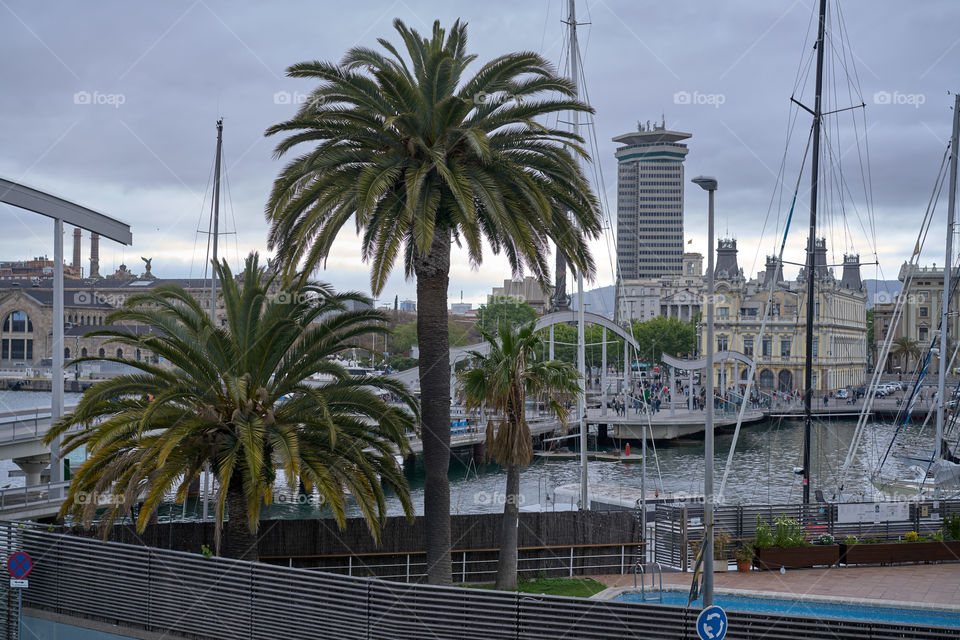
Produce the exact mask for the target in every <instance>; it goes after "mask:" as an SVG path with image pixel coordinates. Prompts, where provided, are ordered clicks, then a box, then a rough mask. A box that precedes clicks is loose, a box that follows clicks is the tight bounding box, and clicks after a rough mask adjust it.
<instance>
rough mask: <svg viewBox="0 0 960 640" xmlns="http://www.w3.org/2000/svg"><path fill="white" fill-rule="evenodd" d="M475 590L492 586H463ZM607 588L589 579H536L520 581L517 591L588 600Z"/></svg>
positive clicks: (491, 586)
mask: <svg viewBox="0 0 960 640" xmlns="http://www.w3.org/2000/svg"><path fill="white" fill-rule="evenodd" d="M465 586H468V587H473V588H475V589H493V585H492V584H469V585H465ZM606 588H607V585H605V584H603V583H602V582H597V581H596V580H593V579H591V578H537V579H536V580H520V581H519V582H518V583H517V591H519V592H520V593H542V594H544V595H548V596H574V597H577V598H589V597H590V596H592V595H595V594H597V593H600V592H601V591H603V590H604V589H606Z"/></svg>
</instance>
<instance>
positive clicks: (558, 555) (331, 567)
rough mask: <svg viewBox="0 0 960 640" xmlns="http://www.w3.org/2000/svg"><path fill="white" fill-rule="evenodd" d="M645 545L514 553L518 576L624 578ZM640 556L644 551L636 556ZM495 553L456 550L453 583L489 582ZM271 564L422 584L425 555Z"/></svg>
mask: <svg viewBox="0 0 960 640" xmlns="http://www.w3.org/2000/svg"><path fill="white" fill-rule="evenodd" d="M642 548H643V543H640V544H637V543H636V542H625V543H600V544H575V545H549V546H546V545H540V546H531V547H519V548H518V549H517V556H518V557H517V572H518V575H520V576H521V577H538V576H542V577H547V578H566V577H569V578H572V577H573V576H584V575H605V574H617V575H622V574H625V573H629V572H630V571H631V570H632V567H633V565H634V564H635V563H636V561H637V557H638V556H637V554H638V552H639V550H640V549H642ZM640 553H642V552H640ZM498 554H499V549H455V550H454V551H452V552H451V554H450V555H451V567H452V573H453V580H454V581H458V582H461V583H468V582H491V581H493V579H494V576H496V573H497V562H498V561H497V557H498ZM260 560H261V561H263V562H267V563H269V564H275V565H286V566H288V567H299V568H313V569H319V570H322V571H327V572H330V573H338V574H341V575H347V576H351V577H352V576H361V577H375V578H379V579H381V580H400V581H403V582H422V581H424V580H425V579H426V577H427V562H426V552H425V551H411V552H406V553H401V552H391V551H385V552H379V553H353V554H325V555H310V556H296V557H291V556H261V557H260Z"/></svg>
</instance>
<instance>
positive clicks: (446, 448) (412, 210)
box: [267, 20, 601, 584]
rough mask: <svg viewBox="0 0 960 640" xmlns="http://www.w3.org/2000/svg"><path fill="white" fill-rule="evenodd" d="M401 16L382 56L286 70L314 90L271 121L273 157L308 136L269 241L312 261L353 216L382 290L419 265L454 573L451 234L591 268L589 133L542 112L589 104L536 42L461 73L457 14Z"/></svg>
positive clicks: (430, 415)
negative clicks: (412, 24)
mask: <svg viewBox="0 0 960 640" xmlns="http://www.w3.org/2000/svg"><path fill="white" fill-rule="evenodd" d="M394 27H395V28H396V30H397V32H398V33H399V34H400V38H401V40H402V46H401V47H400V48H399V49H398V48H397V47H395V46H394V45H393V44H391V43H390V42H388V41H387V40H383V39H381V40H379V41H378V42H379V43H380V45H381V47H382V48H383V50H384V52H380V51H377V50H374V49H370V48H365V47H356V48H353V49H351V50H350V51H348V52H347V53H346V55H345V56H344V58H343V59H342V60H341V62H340V63H339V64H334V63H329V62H319V61H314V62H303V63H300V64H296V65H294V66H292V67H290V68H289V69H288V70H287V73H288V75H290V76H292V77H294V78H308V79H314V80H316V81H318V82H319V86H317V88H316V89H314V90H313V92H312V93H311V95H310V99H309V100H308V101H307V102H306V103H305V104H304V105H303V106H302V107H301V108H300V110H299V111H298V112H297V114H296V116H294V118H293V119H292V120H289V121H288V122H284V123H282V124H278V125H275V126H273V127H271V128H270V129H268V130H267V135H276V134H283V135H286V136H287V137H286V138H285V139H283V141H281V142H280V143H279V144H278V145H277V147H276V152H275V153H276V155H277V157H281V156H284V155H286V154H287V152H289V151H291V150H292V149H294V148H295V147H298V146H300V145H304V144H306V145H309V146H310V148H309V149H307V150H305V151H304V152H303V153H302V155H299V156H297V157H296V158H294V159H293V160H292V161H291V162H290V163H289V164H287V165H286V166H285V167H284V168H283V170H282V172H281V173H280V175H279V176H278V178H277V180H276V181H275V183H274V186H273V191H272V193H271V195H270V199H269V202H268V204H267V218H268V219H269V221H270V223H271V229H270V235H269V243H270V246H271V247H272V248H275V249H276V251H277V256H278V258H279V259H280V260H281V261H282V262H283V263H284V264H286V268H287V269H288V270H296V269H297V268H298V267H299V266H300V265H303V267H304V273H309V272H310V271H311V270H313V269H314V268H316V267H317V266H320V265H322V264H323V263H324V261H325V260H326V258H327V256H328V255H329V253H330V251H331V249H332V247H333V244H334V242H335V241H336V238H337V236H338V235H339V234H340V232H341V230H342V229H343V227H344V225H347V223H348V222H351V224H349V231H347V233H349V234H351V235H352V234H353V233H359V234H360V235H361V243H362V257H363V259H364V260H365V261H368V262H369V263H370V264H371V266H372V269H371V275H370V285H371V289H372V291H373V294H374V295H379V293H380V292H381V291H382V289H383V287H384V284H385V282H386V280H387V277H388V276H389V274H390V273H391V271H392V270H393V267H394V264H395V262H396V261H397V259H398V257H402V260H403V265H404V274H405V275H406V276H407V277H416V280H417V335H418V341H419V346H420V363H419V368H420V389H421V391H422V411H423V425H422V428H423V457H424V466H425V468H426V483H425V490H424V517H425V529H426V532H427V533H426V547H427V566H428V580H429V582H431V583H435V584H436V583H449V582H450V580H451V567H450V550H451V547H450V488H449V484H448V480H447V470H448V466H449V463H450V380H449V377H448V372H449V366H450V364H449V357H450V356H449V344H448V337H447V313H448V312H447V288H448V285H449V274H450V256H451V243H453V242H456V243H457V246H458V247H459V248H461V250H462V251H463V252H464V253H462V254H460V255H463V256H464V259H465V260H469V262H470V264H471V265H472V266H474V267H477V266H479V265H480V263H481V261H482V259H483V251H484V246H485V244H486V245H487V246H488V247H489V249H490V250H492V252H493V253H501V252H502V253H503V254H505V255H506V257H507V258H508V260H509V262H510V265H511V268H512V269H513V271H514V273H520V272H521V271H522V270H523V269H524V268H526V269H528V270H529V272H530V273H532V275H534V276H536V277H537V278H538V279H539V280H540V282H541V284H542V285H544V287H547V283H548V281H549V278H550V273H549V269H550V267H549V261H548V259H547V258H548V255H549V252H550V246H549V244H550V241H551V240H553V241H554V242H555V243H556V244H557V250H558V251H559V253H560V254H561V255H562V256H563V257H564V258H565V260H566V261H567V263H568V264H570V265H571V268H572V269H574V270H575V271H577V270H579V271H581V272H583V273H584V275H586V276H587V277H590V276H592V275H593V273H594V263H593V260H592V258H591V256H590V252H589V249H588V246H587V240H588V239H592V238H595V237H597V236H598V235H599V233H600V229H601V224H600V215H599V207H598V203H597V199H596V197H595V195H594V194H593V192H592V190H591V188H590V184H589V182H588V181H587V179H586V177H585V175H584V174H583V172H582V171H581V169H580V167H579V165H578V162H577V161H578V159H580V158H585V157H586V153H585V151H584V150H583V147H582V146H581V145H582V139H581V138H580V137H579V136H576V135H574V134H572V133H570V132H567V131H564V130H562V129H560V128H558V126H559V125H556V126H550V124H549V123H548V120H549V119H550V116H556V115H557V114H559V113H560V112H562V111H579V112H588V113H590V112H592V110H591V109H590V108H589V107H588V106H586V105H585V104H583V103H581V102H580V101H578V100H576V99H575V97H574V95H575V94H574V87H573V85H572V84H571V83H570V82H569V81H568V80H566V79H563V78H560V77H558V76H557V75H556V73H555V72H554V70H553V68H552V67H551V65H550V64H549V63H548V62H547V61H546V60H545V59H544V58H542V57H541V56H539V55H537V54H536V53H531V52H523V53H511V54H507V55H503V56H500V57H498V58H495V59H493V60H491V61H490V62H488V63H487V64H485V65H483V66H482V67H481V68H480V69H479V70H478V71H477V73H476V74H475V75H473V76H472V77H470V78H466V79H465V75H464V74H465V71H466V69H467V67H468V65H469V64H470V63H471V62H473V61H474V60H475V58H476V56H475V55H470V54H468V53H467V51H466V41H467V31H466V25H465V24H462V23H460V21H457V22H455V23H454V24H453V27H452V28H451V29H450V31H449V33H448V32H447V31H446V30H445V29H442V28H441V27H440V24H439V22H436V23H434V25H433V32H432V34H430V35H429V37H423V36H421V35H420V34H419V33H417V32H416V31H414V30H412V29H409V28H408V27H407V26H406V25H404V24H403V22H401V21H399V20H395V21H394ZM401 49H405V50H406V58H405V57H404V56H403V55H402V54H401V53H400V51H401ZM554 122H557V120H556V119H555V120H554ZM567 212H569V213H570V215H567Z"/></svg>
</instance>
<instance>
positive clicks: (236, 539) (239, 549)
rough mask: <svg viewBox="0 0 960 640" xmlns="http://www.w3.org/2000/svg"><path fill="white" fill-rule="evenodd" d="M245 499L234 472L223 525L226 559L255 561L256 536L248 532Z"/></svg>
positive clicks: (239, 480)
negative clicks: (225, 519)
mask: <svg viewBox="0 0 960 640" xmlns="http://www.w3.org/2000/svg"><path fill="white" fill-rule="evenodd" d="M248 520H249V511H248V510H247V499H246V497H245V496H244V495H243V479H242V478H241V475H240V472H239V470H236V471H234V473H233V476H231V478H230V486H229V487H227V521H226V522H225V523H224V525H223V531H224V535H225V537H226V540H225V541H224V544H223V555H224V556H226V557H227V558H238V559H240V560H250V561H254V562H255V561H256V560H257V559H259V555H258V553H257V534H256V533H254V532H252V531H250V526H249V524H248Z"/></svg>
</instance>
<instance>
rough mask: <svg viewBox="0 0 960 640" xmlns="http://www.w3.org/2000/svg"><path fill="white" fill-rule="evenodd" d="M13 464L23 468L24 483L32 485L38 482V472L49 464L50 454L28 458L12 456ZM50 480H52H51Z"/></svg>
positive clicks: (41, 471)
mask: <svg viewBox="0 0 960 640" xmlns="http://www.w3.org/2000/svg"><path fill="white" fill-rule="evenodd" d="M13 462H14V464H16V465H17V466H18V467H20V469H22V470H23V474H24V476H25V479H26V485H27V486H28V487H32V486H34V485H38V484H40V474H41V473H43V470H44V469H46V468H47V466H48V465H49V464H50V456H49V455H43V456H30V457H28V458H14V459H13ZM51 482H52V480H51Z"/></svg>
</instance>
